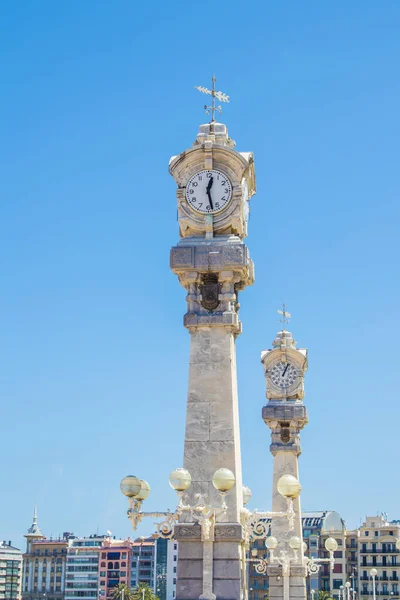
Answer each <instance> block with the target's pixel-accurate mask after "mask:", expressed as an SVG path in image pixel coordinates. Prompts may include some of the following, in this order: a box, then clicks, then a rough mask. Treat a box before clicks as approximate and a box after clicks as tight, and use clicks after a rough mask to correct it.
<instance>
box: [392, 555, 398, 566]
mask: <svg viewBox="0 0 400 600" xmlns="http://www.w3.org/2000/svg"><path fill="white" fill-rule="evenodd" d="M396 558H397V557H396V556H392V565H393V566H394V567H395V566H396V564H397V563H396Z"/></svg>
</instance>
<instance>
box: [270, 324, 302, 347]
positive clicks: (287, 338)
mask: <svg viewBox="0 0 400 600" xmlns="http://www.w3.org/2000/svg"><path fill="white" fill-rule="evenodd" d="M272 345H273V347H274V348H282V349H283V348H293V349H296V340H295V339H294V338H293V335H292V334H291V333H290V331H286V329H282V331H278V333H277V334H276V338H275V339H274V341H273V342H272Z"/></svg>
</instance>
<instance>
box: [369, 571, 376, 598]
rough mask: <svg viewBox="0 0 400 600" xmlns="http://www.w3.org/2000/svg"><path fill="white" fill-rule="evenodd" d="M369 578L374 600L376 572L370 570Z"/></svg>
mask: <svg viewBox="0 0 400 600" xmlns="http://www.w3.org/2000/svg"><path fill="white" fill-rule="evenodd" d="M369 574H370V576H371V577H372V595H373V597H374V600H376V585H375V578H376V576H377V575H378V571H377V570H376V569H371V570H370V572H369Z"/></svg>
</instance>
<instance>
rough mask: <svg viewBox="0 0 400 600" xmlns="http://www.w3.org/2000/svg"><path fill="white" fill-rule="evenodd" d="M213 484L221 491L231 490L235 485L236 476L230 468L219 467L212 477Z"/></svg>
mask: <svg viewBox="0 0 400 600" xmlns="http://www.w3.org/2000/svg"><path fill="white" fill-rule="evenodd" d="M212 482H213V486H214V487H215V489H216V490H218V491H219V492H229V490H231V489H232V488H233V486H234V485H235V476H234V474H233V473H232V471H230V470H229V469H224V468H222V469H217V470H216V471H215V473H214V475H213V478H212Z"/></svg>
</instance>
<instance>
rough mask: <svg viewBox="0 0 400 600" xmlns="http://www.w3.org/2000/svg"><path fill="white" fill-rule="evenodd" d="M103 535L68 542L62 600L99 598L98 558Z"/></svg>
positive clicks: (74, 538)
mask: <svg viewBox="0 0 400 600" xmlns="http://www.w3.org/2000/svg"><path fill="white" fill-rule="evenodd" d="M105 539H106V536H105V535H101V536H99V535H89V536H88V537H82V538H79V537H71V538H70V539H69V540H68V548H67V561H66V580H65V592H64V600H76V599H77V598H79V600H93V599H94V598H98V597H99V563H100V561H99V556H100V551H101V547H102V545H103V542H104V540H105Z"/></svg>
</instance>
